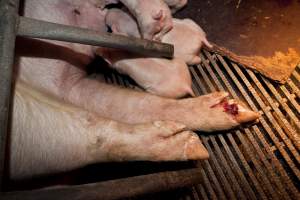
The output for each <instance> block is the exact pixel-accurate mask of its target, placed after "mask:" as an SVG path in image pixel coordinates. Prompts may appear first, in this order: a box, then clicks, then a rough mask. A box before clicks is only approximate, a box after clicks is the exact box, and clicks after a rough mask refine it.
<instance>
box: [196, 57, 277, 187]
mask: <svg viewBox="0 0 300 200" xmlns="http://www.w3.org/2000/svg"><path fill="white" fill-rule="evenodd" d="M207 54H208V53H207ZM207 56H208V57H209V54H208V55H207ZM202 59H203V58H202ZM210 61H211V62H212V63H213V65H214V66H215V68H216V70H217V71H218V73H219V75H220V76H221V78H222V81H224V82H225V85H226V86H227V87H229V88H231V86H230V85H229V84H228V82H227V80H226V79H225V78H224V76H223V77H222V74H221V73H220V70H218V67H217V65H216V63H214V61H213V59H211V57H210ZM215 80H216V78H215ZM226 82H227V83H226ZM231 91H233V90H231ZM234 96H235V97H236V95H234ZM246 130H247V129H246ZM248 131H249V130H248ZM264 157H265V156H263V155H262V156H261V158H264ZM263 161H264V159H263ZM264 163H266V162H264ZM277 183H278V181H277ZM279 188H282V185H281V186H279Z"/></svg>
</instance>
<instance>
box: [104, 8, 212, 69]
mask: <svg viewBox="0 0 300 200" xmlns="http://www.w3.org/2000/svg"><path fill="white" fill-rule="evenodd" d="M105 23H106V25H107V26H109V27H111V29H112V31H113V33H115V34H120V35H126V36H133V37H140V34H139V32H138V28H137V24H136V21H135V20H134V18H133V17H131V16H130V15H129V14H128V13H126V12H125V11H122V10H120V9H110V10H109V11H108V12H107V15H106V17H105ZM161 41H162V42H165V43H170V44H173V45H174V57H175V58H178V59H182V60H184V61H185V62H186V63H187V64H188V65H195V64H199V63H200V62H201V59H200V57H199V56H198V54H199V53H200V49H201V47H202V45H203V44H204V45H206V46H207V47H208V48H212V45H211V44H210V43H209V42H208V40H207V39H206V34H205V32H204V31H203V30H202V28H201V27H200V26H198V25H197V24H196V23H195V22H194V21H192V20H191V19H173V29H172V30H171V31H169V32H168V33H167V34H165V35H164V36H163V37H162V39H161Z"/></svg>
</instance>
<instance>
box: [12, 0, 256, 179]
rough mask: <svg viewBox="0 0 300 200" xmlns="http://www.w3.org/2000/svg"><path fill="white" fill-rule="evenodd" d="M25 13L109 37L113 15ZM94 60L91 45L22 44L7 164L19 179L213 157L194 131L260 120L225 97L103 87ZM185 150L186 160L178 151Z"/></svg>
mask: <svg viewBox="0 0 300 200" xmlns="http://www.w3.org/2000/svg"><path fill="white" fill-rule="evenodd" d="M24 6H25V7H24V15H25V16H26V17H31V18H34V19H41V20H45V21H49V22H54V23H61V24H66V25H72V26H78V27H86V28H90V29H94V30H98V31H106V30H105V22H104V16H105V13H106V12H107V11H105V10H101V9H100V8H99V7H97V6H95V4H94V2H93V1H89V0H88V1H80V0H44V1H39V0H26V1H25V4H24ZM87 8H88V9H87ZM49 11H51V12H49ZM83 11H88V12H83ZM81 17H82V18H83V19H81ZM87 19H90V20H87ZM95 22H97V23H95ZM82 23H87V24H82ZM89 23H91V24H89ZM93 57H94V52H93V48H92V47H91V46H87V45H80V44H73V43H66V42H58V41H48V40H41V39H25V38H18V40H17V43H16V58H15V66H14V80H16V89H15V91H14V95H13V96H14V103H13V116H12V135H11V136H12V137H11V142H10V145H9V146H10V148H11V149H10V154H11V155H10V156H9V157H10V161H9V162H10V163H9V165H8V166H10V172H11V174H12V176H13V177H15V178H18V177H24V176H26V177H31V176H34V175H42V174H49V173H56V172H59V171H66V170H71V169H74V168H77V167H80V166H83V165H86V164H90V163H94V162H105V161H122V160H153V161H158V160H185V159H202V158H207V154H206V152H205V150H204V148H203V147H202V145H201V141H200V139H199V138H198V137H197V136H196V135H195V134H194V133H192V132H191V131H190V130H203V131H215V130H225V129H230V128H233V127H236V126H238V125H240V124H241V123H244V122H248V121H251V120H255V119H257V118H258V117H259V115H258V114H257V113H256V112H253V111H251V110H249V109H247V108H245V106H243V105H241V104H239V103H238V102H236V101H235V100H227V96H228V94H227V93H225V92H217V93H211V94H207V95H204V96H199V97H197V98H187V99H180V100H177V99H169V98H164V97H159V96H155V95H152V94H148V93H145V92H138V91H134V90H130V89H125V88H120V87H116V86H112V85H107V84H104V83H101V82H99V81H97V80H93V79H90V78H88V76H87V74H86V65H87V64H88V63H89V62H90V61H91V60H92V59H93ZM22 87H24V88H22ZM157 121H158V122H157ZM182 124H183V125H184V126H182ZM170 135H171V136H170ZM98 136H99V137H98ZM159 136H167V137H166V139H167V140H169V142H170V143H172V144H174V145H172V144H170V143H169V142H167V140H164V139H161V137H159ZM173 137H174V138H173ZM182 137H183V138H182ZM172 138H173V139H172ZM184 138H185V139H184ZM190 138H192V139H190ZM190 140H192V141H190ZM105 141H106V142H105ZM164 141H165V142H164ZM190 143H192V145H189V144H190ZM183 144H187V149H186V154H182V152H183V151H184V149H182V148H178V146H183ZM175 146H176V147H175ZM184 146H185V145H184ZM197 146H198V147H197ZM86 147H88V148H86ZM121 147H122V148H121ZM148 147H149V148H148ZM184 148H185V147H184ZM87 149H88V150H87ZM174 149H175V150H176V151H177V150H178V151H180V152H179V153H178V154H176V153H175V150H174ZM194 151H195V152H194ZM130 152H131V153H130ZM158 152H159V153H158ZM188 152H194V153H188ZM173 153H174V154H173ZM168 154H172V155H168ZM175 154H176V155H175ZM180 155H184V156H181V158H180ZM183 157H185V158H183ZM14 173H15V174H14Z"/></svg>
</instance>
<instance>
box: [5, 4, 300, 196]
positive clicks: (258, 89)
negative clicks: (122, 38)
mask: <svg viewBox="0 0 300 200" xmlns="http://www.w3.org/2000/svg"><path fill="white" fill-rule="evenodd" d="M18 6H19V1H17V0H0V35H1V37H0V85H1V87H0V108H1V113H0V153H1V155H0V164H1V165H0V178H1V182H0V186H1V194H0V199H117V198H122V199H180V200H181V199H182V200H183V199H185V200H189V199H195V200H198V199H300V194H299V188H300V184H299V178H300V171H299V162H300V156H299V149H300V138H299V137H300V136H299V130H300V122H299V115H300V113H299V112H300V105H299V99H300V66H297V67H296V69H295V71H294V72H293V74H292V75H291V77H290V78H289V80H288V81H287V82H286V84H284V85H280V84H277V83H274V82H272V81H269V80H268V79H266V78H265V77H263V76H261V75H259V74H256V73H253V72H252V71H250V70H247V69H245V68H243V67H241V66H240V65H239V64H237V63H234V62H232V61H230V60H229V59H228V58H226V57H224V56H221V55H218V54H216V53H212V52H209V51H207V50H203V51H202V52H201V54H200V57H201V59H202V63H201V64H200V65H197V66H190V67H189V69H190V72H191V74H192V79H193V90H194V91H195V93H196V95H202V94H206V93H210V92H213V91H228V92H229V93H230V96H231V97H233V98H239V99H241V100H243V101H244V102H245V103H247V105H248V106H249V107H250V108H251V109H253V110H255V111H258V112H260V113H261V117H260V118H259V121H258V122H257V123H255V124H252V125H248V126H245V127H240V128H238V129H235V130H230V131H226V132H216V133H210V134H206V133H201V132H198V134H199V136H200V138H201V140H202V142H203V144H204V145H205V147H206V148H207V150H208V151H209V154H210V158H209V159H208V160H205V161H197V162H183V163H181V162H178V163H173V162H171V163H149V162H133V163H123V164H104V165H99V166H91V167H88V168H87V169H83V172H80V175H77V176H79V177H77V179H78V180H77V179H76V178H74V180H75V184H74V185H69V186H64V187H61V188H51V189H38V188H26V186H24V185H23V186H21V187H20V188H21V189H22V187H23V189H24V188H25V189H26V190H18V191H13V190H10V189H9V191H7V187H6V186H5V183H6V179H5V162H4V161H5V157H4V155H5V146H6V138H7V132H8V131H7V130H8V125H7V124H8V119H9V115H8V113H9V101H10V96H11V91H10V90H11V83H12V81H11V79H12V78H11V77H12V65H13V57H14V56H13V52H14V44H15V37H16V35H17V34H18V30H17V28H16V27H17V26H16V25H17V24H18V23H19V18H18V17H17V10H18ZM75 41H76V40H74V41H71V42H75ZM95 62H97V61H95ZM99 62H100V61H99ZM102 74H103V78H104V79H105V81H106V82H107V83H108V84H117V85H121V86H123V87H129V88H133V89H136V88H137V86H136V84H135V83H134V82H133V81H132V80H131V79H130V78H128V77H126V76H122V75H120V74H118V73H116V72H111V71H105V72H103V73H102ZM91 172H92V175H91ZM99 177H100V178H99ZM76 181H77V182H76Z"/></svg>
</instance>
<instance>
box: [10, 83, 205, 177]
mask: <svg viewBox="0 0 300 200" xmlns="http://www.w3.org/2000/svg"><path fill="white" fill-rule="evenodd" d="M185 129H186V127H185V125H182V124H180V123H176V122H171V121H155V122H150V123H144V124H138V125H128V124H123V123H118V122H115V121H112V120H108V119H104V118H101V117H99V116H98V115H96V114H94V113H92V112H88V111H85V110H83V109H81V108H78V107H75V106H72V105H70V104H65V103H63V102H61V101H57V100H56V99H54V98H53V97H50V96H49V95H46V94H43V93H41V92H39V91H38V90H36V89H34V88H32V87H30V86H28V85H26V84H25V83H23V82H18V83H17V84H16V90H15V95H14V104H13V118H12V134H11V144H10V147H11V152H10V177H11V178H13V179H21V178H29V177H32V176H39V175H44V174H49V173H57V172H62V171H66V170H71V169H75V168H78V167H82V166H85V165H87V164H91V163H96V162H108V161H126V160H150V161H167V160H188V159H206V158H208V153H207V151H206V150H205V148H204V147H203V145H202V144H201V142H200V140H199V138H198V136H197V135H196V134H195V133H193V132H191V131H185Z"/></svg>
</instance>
